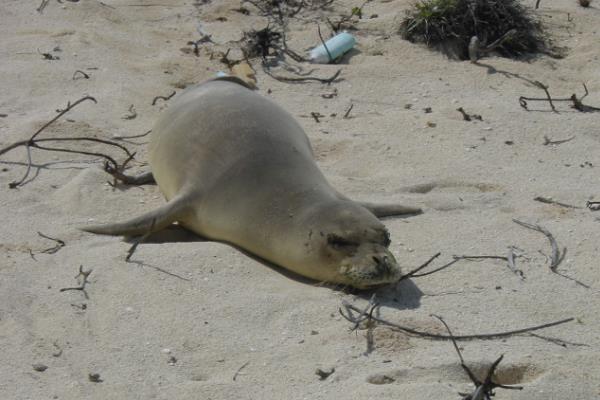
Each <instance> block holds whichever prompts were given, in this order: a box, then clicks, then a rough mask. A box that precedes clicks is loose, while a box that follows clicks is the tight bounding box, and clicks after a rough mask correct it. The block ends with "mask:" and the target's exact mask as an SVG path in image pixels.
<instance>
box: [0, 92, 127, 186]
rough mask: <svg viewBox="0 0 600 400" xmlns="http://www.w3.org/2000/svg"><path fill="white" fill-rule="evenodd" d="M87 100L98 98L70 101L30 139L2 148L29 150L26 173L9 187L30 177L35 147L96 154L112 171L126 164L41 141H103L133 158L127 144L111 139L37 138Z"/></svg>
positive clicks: (18, 184)
mask: <svg viewBox="0 0 600 400" xmlns="http://www.w3.org/2000/svg"><path fill="white" fill-rule="evenodd" d="M85 100H90V101H93V102H94V103H96V99H94V98H93V97H91V96H85V97H83V98H81V99H79V100H77V101H75V102H74V103H72V104H71V102H68V104H67V107H66V108H65V109H64V110H59V112H58V115H57V116H56V117H54V118H52V119H51V120H50V121H48V122H47V123H46V124H44V125H43V126H42V127H41V128H40V129H38V130H37V131H36V132H35V133H34V134H33V135H32V136H31V137H30V138H29V139H27V140H21V141H18V142H16V143H13V144H11V145H9V146H7V147H5V148H3V149H0V156H1V155H3V154H4V153H7V152H9V151H11V150H13V149H15V148H17V147H20V146H25V148H26V150H27V159H28V163H27V171H26V173H25V175H24V176H23V177H22V178H21V179H20V180H19V181H14V182H11V183H9V187H10V188H11V189H14V188H17V187H19V186H22V185H23V184H24V183H25V182H26V179H27V178H28V177H29V172H30V170H31V165H32V162H31V154H30V149H31V148H32V147H33V148H38V149H41V150H48V151H59V152H65V153H74V154H83V155H91V156H96V157H102V158H104V159H105V160H106V162H107V165H109V166H110V170H111V171H121V170H122V168H124V166H125V164H123V165H119V164H118V163H117V162H116V161H115V159H113V158H112V157H111V156H109V155H106V154H103V153H96V152H89V151H82V150H71V149H65V148H56V147H46V146H41V145H40V143H42V142H61V141H87V142H96V143H102V144H107V145H111V146H115V147H118V148H119V149H121V150H123V151H124V152H125V153H126V154H127V156H128V161H129V160H130V159H131V158H133V155H134V154H132V153H131V152H130V151H129V150H128V149H127V148H126V147H125V146H123V145H121V144H119V143H115V142H112V141H110V140H104V139H98V138H85V137H68V138H42V139H37V136H38V135H39V134H40V133H41V132H42V131H43V130H44V129H46V128H47V127H48V126H50V125H51V124H52V123H54V122H55V121H56V120H58V119H59V118H60V117H61V116H63V115H64V114H66V113H67V112H69V111H70V110H72V109H73V108H74V107H76V106H77V105H78V104H80V103H82V102H84V101H85ZM107 172H109V173H110V171H109V170H107Z"/></svg>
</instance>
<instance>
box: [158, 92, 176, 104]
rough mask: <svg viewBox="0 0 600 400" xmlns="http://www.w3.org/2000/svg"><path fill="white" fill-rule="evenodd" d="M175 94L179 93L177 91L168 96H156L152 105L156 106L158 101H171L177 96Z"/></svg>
mask: <svg viewBox="0 0 600 400" xmlns="http://www.w3.org/2000/svg"><path fill="white" fill-rule="evenodd" d="M175 93H177V92H176V91H174V90H173V93H171V94H170V95H168V96H156V97H155V98H154V99H152V105H153V106H154V105H156V102H157V101H158V100H164V101H169V100H170V99H171V97H173V96H175Z"/></svg>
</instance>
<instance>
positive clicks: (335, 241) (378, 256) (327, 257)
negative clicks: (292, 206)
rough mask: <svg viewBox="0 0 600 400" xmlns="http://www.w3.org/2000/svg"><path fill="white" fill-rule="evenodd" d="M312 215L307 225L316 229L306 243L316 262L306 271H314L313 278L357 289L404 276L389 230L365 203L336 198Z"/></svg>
mask: <svg viewBox="0 0 600 400" xmlns="http://www.w3.org/2000/svg"><path fill="white" fill-rule="evenodd" d="M308 218H309V221H307V222H308V223H306V224H305V226H307V227H312V228H311V229H310V230H309V233H308V238H305V245H304V246H305V248H306V250H308V254H309V257H308V258H307V262H310V263H312V265H311V266H310V267H309V266H307V265H305V267H304V270H305V272H306V270H307V269H308V268H310V269H311V270H312V271H314V272H313V273H312V274H311V275H313V278H315V279H319V280H323V281H327V282H331V283H339V284H344V285H349V286H352V287H355V288H357V289H369V288H372V287H376V286H382V285H386V284H390V283H394V282H397V281H398V280H399V279H400V276H401V275H402V272H401V269H400V266H399V265H398V263H397V262H396V259H395V258H394V256H393V255H392V253H391V252H390V251H389V249H388V247H389V245H390V235H389V233H388V231H387V229H386V228H385V226H384V225H383V224H382V223H381V222H380V221H379V220H378V219H377V217H375V216H374V215H373V214H372V213H371V212H370V211H368V210H367V209H365V208H364V207H362V206H361V205H359V204H357V203H354V202H351V201H336V202H334V203H330V204H325V205H322V206H320V207H318V209H317V210H315V211H314V212H312V213H311V214H310V216H309V217H308ZM307 267H308V268H307ZM305 275H306V274H305Z"/></svg>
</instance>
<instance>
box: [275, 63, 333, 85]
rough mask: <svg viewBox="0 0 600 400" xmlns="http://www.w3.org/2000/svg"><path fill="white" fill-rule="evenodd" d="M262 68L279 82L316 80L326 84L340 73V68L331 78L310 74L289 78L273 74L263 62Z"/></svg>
mask: <svg viewBox="0 0 600 400" xmlns="http://www.w3.org/2000/svg"><path fill="white" fill-rule="evenodd" d="M263 70H264V71H265V73H266V74H267V75H269V76H270V77H271V78H273V79H275V80H278V81H280V82H289V83H299V82H307V81H316V82H321V83H326V84H328V85H331V83H332V82H333V81H335V80H336V79H337V78H338V76H340V74H341V73H342V70H341V69H338V70H337V72H336V73H335V74H334V75H333V76H332V77H331V78H316V77H312V76H307V77H302V78H291V77H286V76H277V75H275V74H273V73H272V72H271V71H270V70H269V68H268V67H267V66H266V65H265V64H264V63H263Z"/></svg>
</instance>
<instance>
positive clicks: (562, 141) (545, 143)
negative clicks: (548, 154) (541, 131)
mask: <svg viewBox="0 0 600 400" xmlns="http://www.w3.org/2000/svg"><path fill="white" fill-rule="evenodd" d="M573 139H575V136H571V137H570V138H568V139H562V140H550V139H549V138H548V136H546V135H544V146H548V145H549V144H551V145H558V144H561V143H567V142H568V141H570V140H573Z"/></svg>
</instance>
